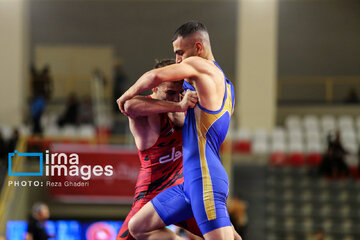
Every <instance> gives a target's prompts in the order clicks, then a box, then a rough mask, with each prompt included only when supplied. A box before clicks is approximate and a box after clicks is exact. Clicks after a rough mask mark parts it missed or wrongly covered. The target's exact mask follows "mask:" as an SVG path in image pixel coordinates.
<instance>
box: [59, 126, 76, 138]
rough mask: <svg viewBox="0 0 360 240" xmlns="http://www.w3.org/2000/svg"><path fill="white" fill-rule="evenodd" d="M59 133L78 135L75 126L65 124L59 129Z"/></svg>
mask: <svg viewBox="0 0 360 240" xmlns="http://www.w3.org/2000/svg"><path fill="white" fill-rule="evenodd" d="M61 135H62V136H63V137H77V136H78V131H77V129H76V127H75V126H72V125H65V126H64V127H63V128H62V129H61Z"/></svg>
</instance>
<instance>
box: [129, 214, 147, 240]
mask: <svg viewBox="0 0 360 240" xmlns="http://www.w3.org/2000/svg"><path fill="white" fill-rule="evenodd" d="M142 226H144V224H141V222H140V219H139V218H138V217H137V215H135V216H133V217H132V218H131V219H130V221H129V224H128V228H129V232H130V234H131V235H132V236H134V238H135V239H138V238H139V237H141V235H142V232H143V229H142Z"/></svg>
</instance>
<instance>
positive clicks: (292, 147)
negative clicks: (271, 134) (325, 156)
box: [289, 141, 304, 153]
mask: <svg viewBox="0 0 360 240" xmlns="http://www.w3.org/2000/svg"><path fill="white" fill-rule="evenodd" d="M289 152H298V153H302V152H304V145H303V143H302V141H290V144H289Z"/></svg>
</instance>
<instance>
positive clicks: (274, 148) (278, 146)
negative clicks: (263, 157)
mask: <svg viewBox="0 0 360 240" xmlns="http://www.w3.org/2000/svg"><path fill="white" fill-rule="evenodd" d="M270 151H271V152H272V153H275V152H280V153H286V152H287V146H286V144H285V141H279V140H277V141H273V142H272V144H271V149H270Z"/></svg>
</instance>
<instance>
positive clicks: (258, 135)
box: [254, 128, 268, 141]
mask: <svg viewBox="0 0 360 240" xmlns="http://www.w3.org/2000/svg"><path fill="white" fill-rule="evenodd" d="M267 138H268V133H267V131H266V130H265V129H262V128H259V129H256V130H255V132H254V139H255V140H256V139H259V140H265V141H267Z"/></svg>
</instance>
